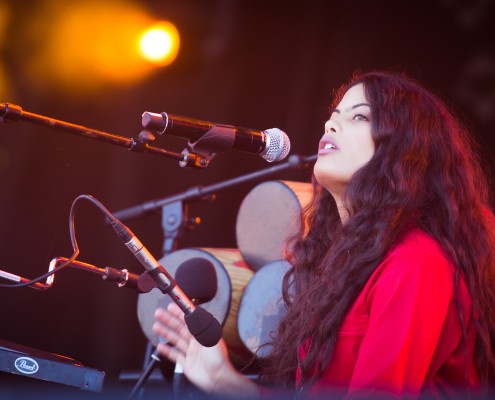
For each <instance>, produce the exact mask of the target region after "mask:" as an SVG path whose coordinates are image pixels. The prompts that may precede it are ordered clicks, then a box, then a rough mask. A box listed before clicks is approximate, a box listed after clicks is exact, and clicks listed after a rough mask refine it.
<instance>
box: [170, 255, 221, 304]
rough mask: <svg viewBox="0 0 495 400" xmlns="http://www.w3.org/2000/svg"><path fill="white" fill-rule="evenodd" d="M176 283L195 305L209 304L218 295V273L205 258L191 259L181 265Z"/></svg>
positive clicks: (176, 274) (177, 272)
mask: <svg viewBox="0 0 495 400" xmlns="http://www.w3.org/2000/svg"><path fill="white" fill-rule="evenodd" d="M175 281H176V282H177V285H179V286H180V287H181V288H182V290H183V291H184V293H185V294H186V295H187V296H188V297H189V298H190V299H191V301H192V302H193V304H195V305H197V304H203V303H207V302H209V301H211V300H212V299H213V298H214V297H215V295H216V294H217V286H218V282H217V273H216V271H215V267H214V266H213V264H212V263H211V262H210V261H208V260H207V259H205V258H200V257H195V258H190V259H189V260H187V261H185V262H183V263H182V264H181V265H179V267H178V268H177V271H176V272H175Z"/></svg>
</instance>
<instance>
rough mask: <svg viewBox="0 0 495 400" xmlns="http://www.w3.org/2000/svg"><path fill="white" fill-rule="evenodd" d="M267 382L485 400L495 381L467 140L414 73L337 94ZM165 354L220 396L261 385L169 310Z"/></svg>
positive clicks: (480, 186) (487, 215) (359, 80)
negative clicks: (196, 337) (191, 332)
mask: <svg viewBox="0 0 495 400" xmlns="http://www.w3.org/2000/svg"><path fill="white" fill-rule="evenodd" d="M334 103H335V104H336V106H335V108H333V109H332V110H331V116H330V119H329V120H328V121H327V122H326V124H325V134H324V135H323V137H322V139H321V141H320V146H319V153H318V160H317V162H316V164H315V167H314V178H315V185H314V187H315V190H314V199H313V201H312V203H311V204H310V205H309V206H308V207H307V208H306V209H305V212H304V223H303V226H302V227H301V230H300V234H299V237H298V238H297V240H295V241H294V242H293V244H292V246H291V254H290V256H289V260H290V261H291V264H292V265H293V268H292V269H291V271H290V272H289V273H288V274H287V276H286V277H285V279H284V300H285V302H286V304H287V308H288V312H287V315H286V317H285V318H284V319H283V320H282V321H281V323H280V326H279V329H278V334H277V335H276V339H275V341H274V343H273V351H272V352H271V355H270V357H269V359H268V360H267V361H266V363H265V364H266V365H264V369H263V373H262V378H263V381H266V382H270V383H274V384H277V385H279V386H281V387H286V388H289V389H291V390H295V393H296V395H298V396H300V397H304V396H308V397H309V396H311V395H315V396H318V395H326V394H331V395H334V396H336V397H340V396H344V395H347V396H350V397H352V396H354V395H356V396H365V397H369V396H376V397H382V396H384V395H391V396H409V395H410V396H413V397H417V396H420V395H425V396H435V397H437V396H444V395H447V396H450V395H454V394H459V393H461V394H462V395H464V394H466V393H474V394H475V395H479V394H481V393H483V391H486V390H489V389H490V388H491V387H492V385H493V384H494V381H495V353H494V348H493V345H494V343H495V312H494V311H495V271H494V265H495V255H494V249H495V245H494V244H495V240H494V232H493V226H494V225H493V215H492V213H491V211H490V208H489V205H488V203H489V202H488V188H487V182H486V180H485V178H484V176H483V173H482V170H481V168H480V166H479V162H478V161H477V155H476V153H475V151H474V150H473V147H474V146H473V144H472V143H471V141H470V139H469V136H468V134H467V132H466V130H465V129H464V128H463V127H462V125H461V124H460V123H459V122H458V121H457V120H456V119H455V118H454V117H453V116H452V115H451V114H450V113H449V112H448V111H447V109H446V107H445V106H444V105H443V103H442V102H441V101H440V100H439V99H438V98H437V97H436V96H435V95H433V94H432V93H430V92H428V91H427V90H425V89H424V88H422V87H421V86H420V85H418V84H417V83H415V82H413V81H412V80H410V79H408V78H406V77H403V76H401V75H396V74H389V73H380V72H372V73H367V74H363V75H355V76H354V77H353V79H352V80H351V82H350V83H349V84H347V85H345V86H343V87H342V88H341V89H340V90H339V91H338V92H337V93H336V96H335V101H334ZM156 320H157V323H156V324H155V327H154V329H155V332H156V333H158V334H159V335H161V336H163V337H165V338H166V339H168V340H170V342H171V343H174V344H176V347H174V348H172V347H169V346H167V345H164V344H160V345H159V348H158V350H159V351H160V353H161V354H162V355H163V356H165V357H168V358H169V359H170V360H172V361H178V362H179V363H180V364H182V365H183V366H184V369H185V374H186V375H187V376H188V377H189V379H190V380H191V381H192V382H193V383H194V384H196V385H197V386H198V387H200V388H201V389H203V390H204V391H206V392H209V393H222V394H226V395H241V396H248V395H253V396H256V395H258V394H259V393H260V390H261V388H260V386H257V385H256V384H255V383H254V382H251V381H249V380H248V379H246V378H245V377H243V376H242V374H240V373H238V372H237V371H236V370H235V369H234V368H233V367H232V366H231V365H230V363H229V362H228V361H227V357H226V350H225V345H224V344H223V343H221V344H219V345H218V346H217V347H215V348H210V349H206V348H202V347H201V346H200V345H198V344H197V342H196V341H195V340H193V339H191V336H190V335H189V333H188V332H187V328H185V326H184V324H183V321H182V319H181V317H180V312H179V311H178V309H177V308H176V307H174V306H172V307H171V308H170V309H169V311H165V310H157V312H156Z"/></svg>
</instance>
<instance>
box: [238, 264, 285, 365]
mask: <svg viewBox="0 0 495 400" xmlns="http://www.w3.org/2000/svg"><path fill="white" fill-rule="evenodd" d="M290 268H291V264H290V263H289V262H288V261H286V260H278V261H273V262H271V263H269V264H267V265H265V266H264V267H262V268H261V269H259V270H258V271H256V273H255V274H254V276H253V277H252V278H251V280H250V281H249V282H248V284H247V285H246V288H245V290H244V294H243V296H242V298H241V304H240V306H239V313H238V317H237V318H238V320H237V325H238V329H239V336H240V337H241V340H242V341H243V343H244V345H245V346H246V347H247V348H248V349H249V350H250V351H251V352H252V353H253V354H256V356H257V357H258V358H263V357H266V356H267V355H268V354H269V352H270V349H271V347H270V346H263V347H261V348H260V346H261V345H263V344H266V343H268V342H270V341H271V340H272V338H273V334H274V333H276V332H277V330H278V325H279V323H280V320H281V319H282V318H283V317H284V316H285V315H286V309H285V305H284V302H283V299H282V279H283V277H284V275H285V274H286V272H287V271H288V270H289V269H290ZM258 349H259V350H258Z"/></svg>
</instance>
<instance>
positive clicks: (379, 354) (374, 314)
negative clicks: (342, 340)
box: [348, 262, 451, 396]
mask: <svg viewBox="0 0 495 400" xmlns="http://www.w3.org/2000/svg"><path fill="white" fill-rule="evenodd" d="M382 266H383V265H382ZM382 266H381V267H382ZM445 266H446V268H445V269H443V270H442V272H446V271H448V266H447V263H446V262H445ZM383 267H384V271H383V273H382V274H380V275H379V276H378V277H377V279H376V281H375V282H374V283H373V284H372V286H371V287H370V290H369V292H368V294H367V296H366V300H365V302H366V306H367V308H368V310H369V321H368V330H367V332H366V334H365V336H364V338H363V341H362V343H361V346H360V349H359V353H358V358H357V363H356V366H355V369H354V372H353V375H352V379H351V382H350V386H349V392H348V394H349V395H350V396H352V395H353V394H360V395H363V393H364V392H366V393H368V394H372V395H375V396H376V395H378V394H379V393H380V392H381V391H385V392H387V393H389V394H394V393H396V394H401V395H404V394H412V395H417V394H419V393H420V391H421V388H422V386H423V382H424V379H425V376H426V374H427V372H428V367H429V365H430V363H431V360H432V357H433V354H434V353H435V349H436V347H437V344H438V340H439V337H440V334H441V331H442V327H443V324H444V321H445V318H446V315H447V312H448V308H449V303H450V301H451V289H449V288H450V287H451V286H450V283H449V282H442V281H441V279H439V278H438V276H434V275H433V274H432V272H431V270H430V269H428V268H425V267H424V266H422V265H419V264H418V263H416V264H414V263H404V264H402V265H394V266H392V267H387V266H383ZM439 275H440V276H443V277H448V274H439Z"/></svg>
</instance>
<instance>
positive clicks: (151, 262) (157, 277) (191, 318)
mask: <svg viewBox="0 0 495 400" xmlns="http://www.w3.org/2000/svg"><path fill="white" fill-rule="evenodd" d="M111 225H112V227H113V229H114V230H115V232H116V233H117V235H118V236H119V237H120V239H121V240H122V241H123V242H124V244H125V245H126V247H127V248H128V249H129V250H130V251H131V253H133V254H134V256H135V257H136V258H137V259H138V260H139V262H141V264H142V265H143V266H144V268H146V270H147V273H148V275H149V276H151V277H152V278H153V280H154V281H155V285H156V287H158V289H160V290H161V291H162V293H163V294H166V295H168V296H169V297H170V298H171V299H172V300H173V301H174V302H175V303H176V304H177V305H178V306H179V307H180V309H181V310H182V311H183V312H184V320H185V322H186V325H187V327H188V329H189V332H191V334H192V335H193V336H194V337H195V338H196V340H197V341H198V342H199V343H200V344H202V345H203V346H205V347H212V346H214V345H216V344H217V343H218V342H219V340H220V339H221V337H222V327H221V325H220V323H219V322H218V321H217V320H216V319H215V317H214V316H213V315H212V314H210V313H209V312H208V311H206V310H205V309H204V308H201V307H196V306H195V305H194V304H193V302H192V301H191V300H190V299H189V298H188V297H187V296H186V295H185V294H184V292H183V291H182V290H181V288H180V287H179V286H178V285H177V283H176V282H175V280H174V279H173V278H172V276H170V274H169V273H168V272H167V270H166V269H165V268H163V266H161V265H160V264H159V263H158V261H157V260H156V259H155V258H154V257H153V256H152V255H151V253H150V252H149V251H148V249H146V247H144V246H143V244H142V243H141V241H140V240H139V239H138V238H137V237H136V235H134V233H132V231H131V230H130V229H129V228H128V227H127V226H125V225H124V224H123V223H122V222H120V221H119V220H117V219H114V220H112V222H111Z"/></svg>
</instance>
